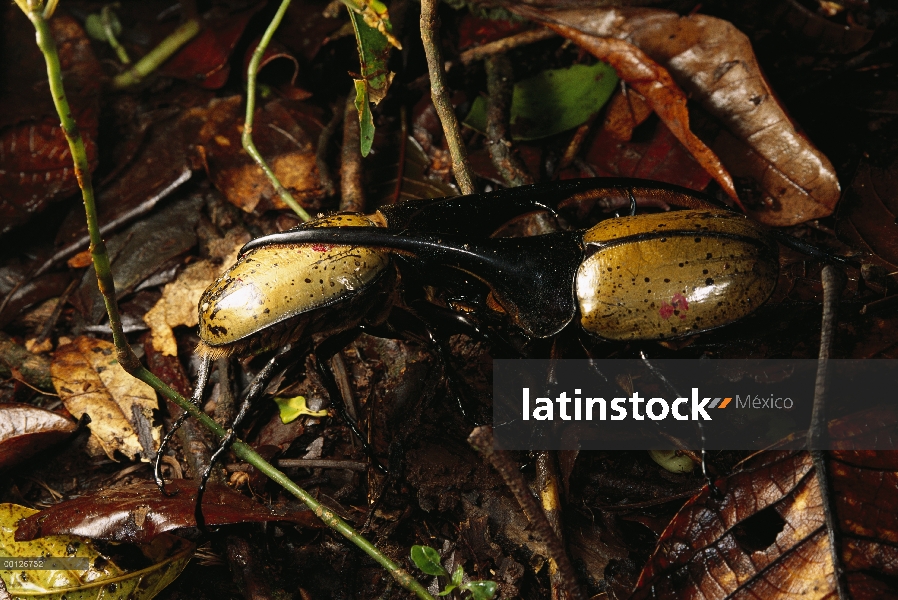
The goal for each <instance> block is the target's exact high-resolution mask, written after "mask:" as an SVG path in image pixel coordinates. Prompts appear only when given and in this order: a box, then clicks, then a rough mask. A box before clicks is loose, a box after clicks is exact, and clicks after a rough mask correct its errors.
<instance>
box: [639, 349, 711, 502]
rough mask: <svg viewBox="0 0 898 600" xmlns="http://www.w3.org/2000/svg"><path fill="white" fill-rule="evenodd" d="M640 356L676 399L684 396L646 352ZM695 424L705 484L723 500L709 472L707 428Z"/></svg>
mask: <svg viewBox="0 0 898 600" xmlns="http://www.w3.org/2000/svg"><path fill="white" fill-rule="evenodd" d="M639 356H640V358H642V362H643V363H645V366H646V367H648V369H649V371H651V372H652V374H653V375H654V376H655V377H657V378H658V379H659V380H660V381H661V383H662V384H664V386H665V387H667V389H669V390H670V391H671V392H672V393H673V394H674V396H675V397H677V398H679V397H681V396H682V394H680V393H679V392H678V391H677V389H676V388H675V387H674V385H673V384H672V383H671V382H670V380H668V379H667V377H665V376H664V373H662V372H661V371H659V370H658V369H656V368H655V365H653V364H652V363H651V361H650V360H649V357H648V356H646V354H645V352H644V351H640V352H639ZM695 424H696V425H697V426H698V432H699V435H700V436H701V438H702V452H701V455H702V477H704V478H705V483H707V484H708V488H709V489H710V490H711V495H712V496H713V497H714V498H717V499H720V498H723V492H721V491H720V488H718V487H717V486H716V485H715V484H714V479H713V478H712V477H711V475H710V473H709V472H708V454H707V451H706V450H705V446H706V443H705V442H706V438H705V427H704V425H702V422H701V421H695Z"/></svg>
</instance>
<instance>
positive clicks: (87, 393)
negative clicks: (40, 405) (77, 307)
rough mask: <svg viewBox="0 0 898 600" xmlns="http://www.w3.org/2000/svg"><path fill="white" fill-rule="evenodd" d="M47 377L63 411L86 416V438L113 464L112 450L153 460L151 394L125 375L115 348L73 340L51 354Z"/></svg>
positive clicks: (156, 429)
mask: <svg viewBox="0 0 898 600" xmlns="http://www.w3.org/2000/svg"><path fill="white" fill-rule="evenodd" d="M50 376H51V377H52V378H53V385H54V387H56V391H57V392H58V393H59V397H60V398H61V399H62V402H63V404H65V407H66V408H67V409H68V411H69V412H70V413H72V415H74V416H75V417H76V418H79V419H80V418H81V415H83V414H85V413H86V414H87V415H88V416H89V417H90V420H91V422H90V425H89V427H90V430H91V433H92V434H93V435H92V436H91V440H93V441H94V443H95V444H98V445H99V448H101V449H102V452H105V453H106V455H107V456H108V457H109V458H111V459H113V460H117V459H118V457H116V452H119V453H121V454H122V455H124V456H126V457H128V458H129V459H130V458H134V457H135V456H140V457H141V459H142V460H145V461H148V460H150V459H151V457H153V456H155V452H156V450H157V449H158V448H159V440H160V437H159V433H160V429H161V428H160V427H153V426H152V423H153V411H154V410H155V409H157V408H158V406H159V405H158V403H157V401H156V392H154V391H153V388H151V387H150V386H148V385H147V384H145V383H143V382H142V381H139V380H137V379H135V378H134V377H132V376H131V375H128V373H126V372H125V370H124V369H123V368H122V366H121V365H120V364H119V363H118V359H117V358H116V354H115V346H113V345H112V344H111V343H109V342H106V341H104V340H96V339H93V338H89V337H83V336H82V337H79V338H76V339H75V340H74V341H73V342H72V343H71V344H66V345H65V346H60V347H59V348H58V349H57V350H56V354H55V355H54V357H53V363H52V364H51V365H50ZM141 438H142V439H141ZM89 448H90V444H89Z"/></svg>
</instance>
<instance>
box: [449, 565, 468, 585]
mask: <svg viewBox="0 0 898 600" xmlns="http://www.w3.org/2000/svg"><path fill="white" fill-rule="evenodd" d="M464 576H465V570H464V569H462V567H461V565H456V566H455V572H454V573H452V585H454V586H456V587H457V586H460V585H461V580H462V578H463V577H464Z"/></svg>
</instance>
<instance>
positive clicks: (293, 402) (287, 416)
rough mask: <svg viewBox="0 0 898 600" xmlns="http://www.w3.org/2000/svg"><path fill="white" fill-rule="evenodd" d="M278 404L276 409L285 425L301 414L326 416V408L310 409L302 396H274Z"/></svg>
mask: <svg viewBox="0 0 898 600" xmlns="http://www.w3.org/2000/svg"><path fill="white" fill-rule="evenodd" d="M274 401H275V403H276V404H277V405H278V411H280V415H281V423H283V424H284V425H286V424H287V423H292V422H293V421H295V420H296V419H298V418H299V417H300V416H302V415H308V416H310V417H326V416H327V411H326V410H311V409H309V407H308V405H307V404H306V399H305V397H304V396H294V397H293V398H275V399H274Z"/></svg>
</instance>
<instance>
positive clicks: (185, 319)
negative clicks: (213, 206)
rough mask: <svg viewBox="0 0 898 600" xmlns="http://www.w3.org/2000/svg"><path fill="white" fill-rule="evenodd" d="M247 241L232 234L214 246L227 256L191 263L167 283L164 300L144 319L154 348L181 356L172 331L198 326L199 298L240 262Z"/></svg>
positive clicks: (246, 237)
mask: <svg viewBox="0 0 898 600" xmlns="http://www.w3.org/2000/svg"><path fill="white" fill-rule="evenodd" d="M248 241H249V235H248V234H247V233H246V232H244V231H242V230H239V229H233V230H231V231H229V232H228V233H227V234H226V235H225V239H224V240H223V241H222V243H221V244H216V245H214V246H213V247H214V248H219V249H223V250H224V249H227V250H225V251H226V252H227V254H226V255H223V256H217V257H216V256H213V257H212V260H200V261H197V262H195V263H191V264H189V265H187V267H185V268H184V270H183V271H181V273H180V274H178V277H177V278H176V279H175V280H174V281H172V282H171V283H169V284H166V286H165V288H164V289H163V290H162V297H161V298H160V299H159V301H158V302H157V303H156V305H155V306H153V308H151V309H150V310H149V311H148V312H147V313H146V314H145V315H144V317H143V320H144V322H145V323H146V324H147V326H148V327H149V328H150V331H151V333H152V342H153V348H154V349H155V350H156V351H157V352H160V353H162V354H163V355H165V356H177V355H178V344H177V341H176V340H175V334H174V332H173V331H172V329H173V328H174V327H178V326H179V325H186V326H188V327H196V325H197V323H198V320H197V319H198V315H199V312H198V310H197V305H198V304H199V301H200V296H202V295H203V292H204V291H205V290H206V288H207V287H209V285H210V284H211V283H212V282H213V281H215V279H216V278H217V277H218V276H219V275H221V273H222V271H224V270H225V269H227V268H228V266H230V265H232V264H234V263H235V262H236V261H237V253H238V251H239V250H240V248H241V246H243V244H245V243H246V242H248ZM215 259H217V260H215Z"/></svg>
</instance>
